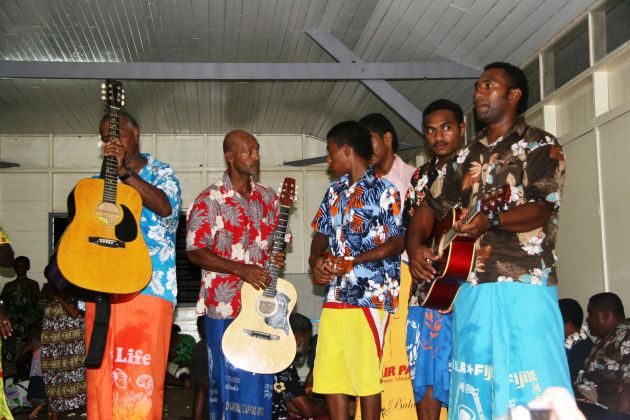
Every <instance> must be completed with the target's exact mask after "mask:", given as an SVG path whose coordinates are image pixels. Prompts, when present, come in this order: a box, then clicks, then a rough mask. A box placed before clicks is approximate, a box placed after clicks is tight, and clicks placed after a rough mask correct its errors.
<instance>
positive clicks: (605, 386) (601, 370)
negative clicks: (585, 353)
mask: <svg viewBox="0 0 630 420" xmlns="http://www.w3.org/2000/svg"><path fill="white" fill-rule="evenodd" d="M629 383H630V318H628V319H626V320H625V321H624V322H622V323H621V324H619V325H618V326H617V328H615V330H614V331H613V332H612V333H611V334H609V335H607V336H606V337H604V338H602V339H601V340H599V341H598V342H597V343H595V347H593V350H591V354H590V356H589V357H588V358H587V359H586V361H585V362H584V368H583V369H582V370H581V371H580V373H578V377H577V379H576V380H575V383H574V384H573V385H574V388H575V389H576V391H577V395H576V396H577V397H580V396H581V397H583V398H586V399H587V400H589V401H592V402H595V403H598V404H600V405H603V406H605V407H606V408H609V409H613V410H614V408H615V405H616V404H617V395H618V394H619V391H621V388H622V387H623V386H624V385H627V384H629ZM580 394H581V395H580Z"/></svg>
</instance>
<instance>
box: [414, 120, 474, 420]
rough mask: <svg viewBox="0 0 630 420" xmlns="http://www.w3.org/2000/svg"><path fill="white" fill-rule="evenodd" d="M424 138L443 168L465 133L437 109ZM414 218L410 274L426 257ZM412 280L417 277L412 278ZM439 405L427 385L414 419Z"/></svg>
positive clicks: (433, 415) (432, 414)
mask: <svg viewBox="0 0 630 420" xmlns="http://www.w3.org/2000/svg"><path fill="white" fill-rule="evenodd" d="M423 122H424V135H425V137H426V139H427V145H428V146H429V148H430V149H431V152H432V153H433V154H434V155H435V156H436V157H437V167H438V169H442V168H443V167H444V165H446V163H447V162H448V161H449V160H450V159H451V158H452V157H453V155H454V154H455V152H457V150H459V149H460V148H461V146H462V140H463V136H464V133H465V132H466V123H464V122H461V123H458V122H457V117H456V116H455V114H454V113H453V111H451V110H449V109H440V110H437V111H434V112H432V113H430V114H426V115H425V116H424V119H423ZM418 220H419V219H417V218H416V217H415V214H414V217H413V218H412V220H411V225H410V228H409V233H408V236H409V240H408V242H407V250H408V253H407V254H408V255H409V266H410V270H411V273H412V275H413V273H414V272H417V269H418V267H419V266H421V264H422V263H425V264H426V258H423V252H422V248H423V247H422V246H420V247H418V246H417V245H423V244H422V243H421V242H415V240H417V239H416V238H415V235H414V234H415V232H413V231H414V230H415V229H418V227H417V226H415V224H416V223H418ZM414 279H417V277H415V276H414ZM441 409H442V403H441V402H440V401H439V400H436V399H435V398H433V386H427V389H426V392H425V394H424V397H423V398H422V400H420V401H419V402H418V403H417V404H416V412H417V413H418V418H421V419H439V418H440V411H441Z"/></svg>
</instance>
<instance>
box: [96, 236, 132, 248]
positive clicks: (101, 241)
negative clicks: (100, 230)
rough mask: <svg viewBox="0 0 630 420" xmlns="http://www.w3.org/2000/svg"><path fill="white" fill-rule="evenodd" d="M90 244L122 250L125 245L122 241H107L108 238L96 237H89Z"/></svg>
mask: <svg viewBox="0 0 630 420" xmlns="http://www.w3.org/2000/svg"><path fill="white" fill-rule="evenodd" d="M89 241H90V243H92V244H95V245H98V246H104V247H106V248H124V247H125V243H124V242H123V241H119V240H117V239H109V238H99V237H97V236H90V238H89Z"/></svg>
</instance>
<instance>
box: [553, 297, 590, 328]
mask: <svg viewBox="0 0 630 420" xmlns="http://www.w3.org/2000/svg"><path fill="white" fill-rule="evenodd" d="M558 305H559V306H560V313H561V314H562V321H563V322H564V323H565V324H566V323H567V322H570V323H571V324H573V325H574V326H575V327H576V328H580V327H581V326H582V322H583V321H584V311H583V310H582V307H581V306H580V304H579V303H578V301H577V300H575V299H569V298H567V299H560V300H558Z"/></svg>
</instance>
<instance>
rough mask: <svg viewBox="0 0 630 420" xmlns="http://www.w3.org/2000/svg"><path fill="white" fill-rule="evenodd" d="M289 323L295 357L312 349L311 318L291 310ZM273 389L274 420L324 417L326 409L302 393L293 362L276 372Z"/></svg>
mask: <svg viewBox="0 0 630 420" xmlns="http://www.w3.org/2000/svg"><path fill="white" fill-rule="evenodd" d="M289 323H290V324H291V329H292V330H293V335H295V342H296V345H297V354H296V355H295V357H296V358H299V357H303V356H306V355H308V354H309V352H310V350H311V336H312V334H313V326H312V324H311V321H310V320H309V319H308V318H307V317H305V316H304V315H302V314H299V313H295V312H294V313H292V314H291V315H290V317H289ZM273 390H274V393H273V407H272V413H271V415H272V418H273V419H274V420H276V419H279V420H282V419H300V418H312V417H316V418H319V419H321V418H327V417H325V416H326V410H325V409H324V408H323V407H322V406H320V405H319V404H317V403H316V402H314V401H312V400H311V399H310V398H309V397H308V396H307V395H306V393H305V392H304V386H303V385H302V384H301V383H300V377H299V376H298V372H297V369H296V368H295V365H294V364H291V365H290V366H289V367H288V368H286V369H285V370H283V371H282V372H280V373H277V374H276V375H275V378H274V384H273Z"/></svg>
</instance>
